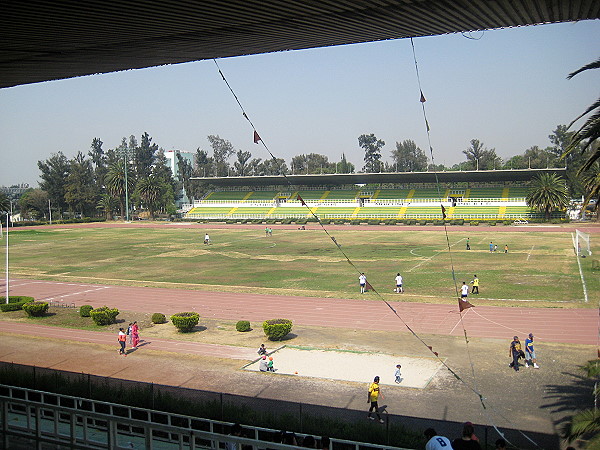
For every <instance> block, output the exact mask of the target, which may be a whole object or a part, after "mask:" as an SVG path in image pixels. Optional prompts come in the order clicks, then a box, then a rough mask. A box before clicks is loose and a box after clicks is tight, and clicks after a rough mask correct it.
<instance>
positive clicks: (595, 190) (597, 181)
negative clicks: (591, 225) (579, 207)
mask: <svg viewBox="0 0 600 450" xmlns="http://www.w3.org/2000/svg"><path fill="white" fill-rule="evenodd" d="M581 181H582V183H583V187H584V188H585V190H586V192H587V194H586V196H585V199H584V201H583V208H585V207H586V206H587V205H588V204H589V203H590V200H592V199H595V200H596V220H600V207H598V201H599V200H600V161H596V162H595V163H594V164H592V165H591V166H590V168H589V169H588V170H587V171H586V172H584V173H583V174H582V175H581Z"/></svg>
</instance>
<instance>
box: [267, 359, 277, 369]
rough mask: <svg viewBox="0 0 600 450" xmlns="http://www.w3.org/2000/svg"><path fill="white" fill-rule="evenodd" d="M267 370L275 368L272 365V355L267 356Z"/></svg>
mask: <svg viewBox="0 0 600 450" xmlns="http://www.w3.org/2000/svg"><path fill="white" fill-rule="evenodd" d="M267 371H268V372H275V368H274V367H273V357H272V356H269V362H268V363H267Z"/></svg>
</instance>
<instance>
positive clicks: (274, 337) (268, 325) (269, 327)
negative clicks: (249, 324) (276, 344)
mask: <svg viewBox="0 0 600 450" xmlns="http://www.w3.org/2000/svg"><path fill="white" fill-rule="evenodd" d="M263 330H264V332H265V335H266V336H267V337H268V338H269V340H271V341H280V340H281V339H283V338H284V337H285V336H287V335H288V334H289V333H290V331H292V321H291V320H288V319H269V320H265V321H264V322H263Z"/></svg>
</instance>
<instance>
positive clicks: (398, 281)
mask: <svg viewBox="0 0 600 450" xmlns="http://www.w3.org/2000/svg"><path fill="white" fill-rule="evenodd" d="M394 292H404V289H402V275H400V273H398V274H397V275H396V289H394Z"/></svg>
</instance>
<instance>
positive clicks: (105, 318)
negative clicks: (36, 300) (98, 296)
mask: <svg viewBox="0 0 600 450" xmlns="http://www.w3.org/2000/svg"><path fill="white" fill-rule="evenodd" d="M118 315H119V310H118V309H117V308H109V307H108V306H102V307H100V308H96V309H92V310H91V311H90V317H91V318H92V320H93V321H94V323H95V324H96V325H111V324H113V323H115V322H116V320H117V316H118Z"/></svg>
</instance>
